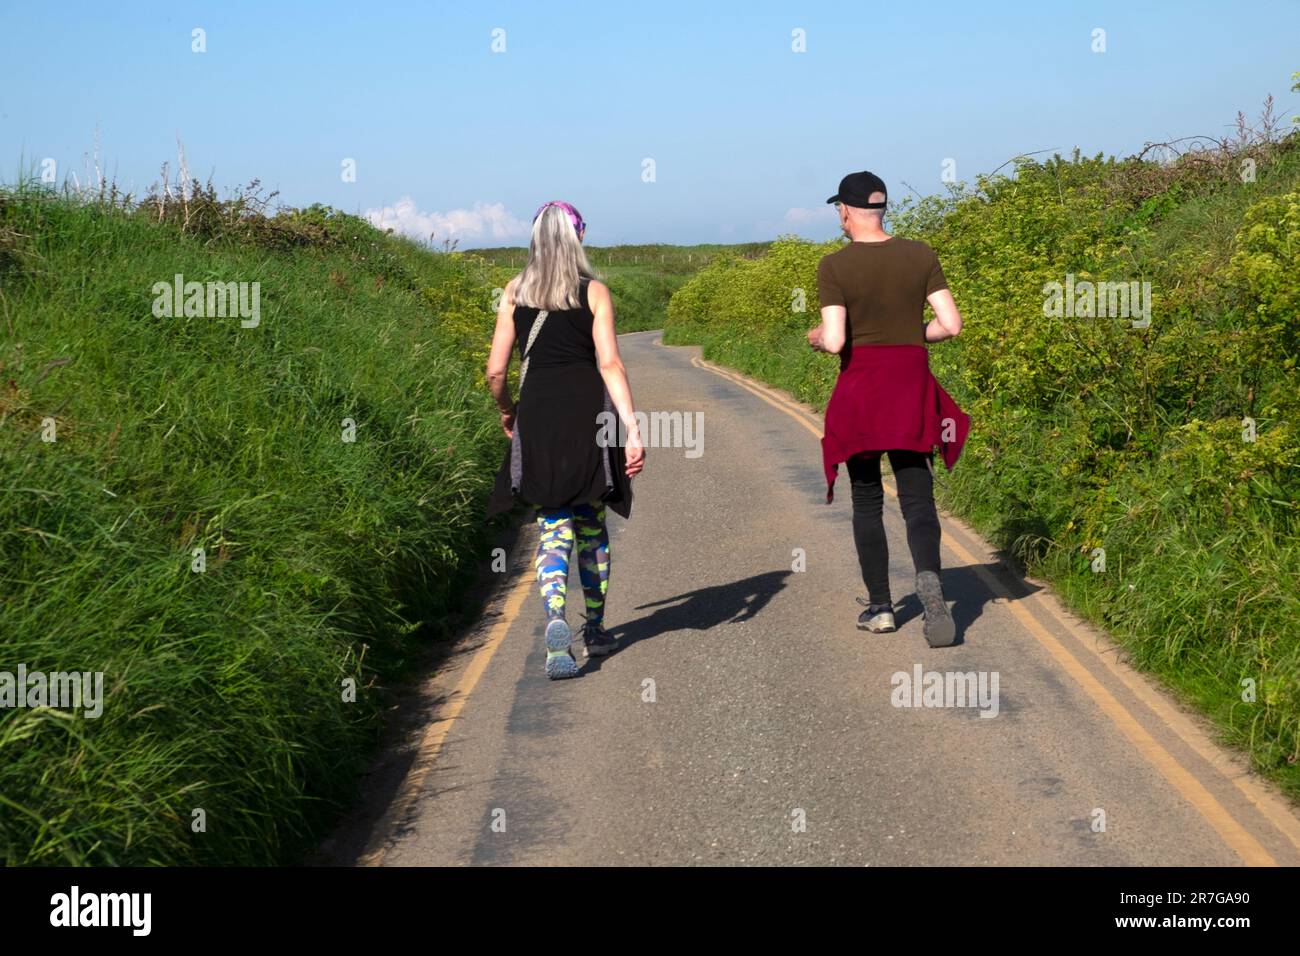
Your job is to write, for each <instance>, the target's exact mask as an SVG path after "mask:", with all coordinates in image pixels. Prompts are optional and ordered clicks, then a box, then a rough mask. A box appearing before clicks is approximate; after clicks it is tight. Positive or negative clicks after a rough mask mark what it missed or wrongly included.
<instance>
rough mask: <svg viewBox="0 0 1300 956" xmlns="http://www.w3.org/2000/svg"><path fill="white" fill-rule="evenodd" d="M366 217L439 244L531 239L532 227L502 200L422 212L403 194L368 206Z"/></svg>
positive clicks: (416, 237)
mask: <svg viewBox="0 0 1300 956" xmlns="http://www.w3.org/2000/svg"><path fill="white" fill-rule="evenodd" d="M365 218H366V219H368V220H369V221H370V222H371V223H372V224H373V225H375V226H377V227H378V228H380V229H392V230H393V231H394V232H397V233H400V234H402V235H404V236H410V237H411V238H412V239H418V240H420V241H421V242H429V241H430V235H432V241H433V243H434V244H435V245H441V244H442V242H443V240H444V239H458V240H460V244H461V245H462V246H464V245H466V244H470V243H473V242H478V241H482V240H491V241H495V242H501V241H506V240H511V239H523V238H527V237H528V234H529V232H530V226H529V224H528V223H526V222H524V220H522V219H516V218H515V217H514V216H512V215H510V213H508V212H507V211H506V207H505V205H504V204H502V203H499V202H494V203H483V202H476V203H475V204H474V208H473V209H451V210H448V211H447V212H437V211H436V210H433V211H430V212H421V211H420V210H419V209H418V208H417V207H416V205H415V200H413V199H411V197H410V196H403V197H402V198H401V199H399V200H398V201H397V202H396V203H394V204H393V205H391V206H384V207H383V208H382V209H367V210H366V213H365Z"/></svg>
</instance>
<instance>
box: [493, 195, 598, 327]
mask: <svg viewBox="0 0 1300 956" xmlns="http://www.w3.org/2000/svg"><path fill="white" fill-rule="evenodd" d="M599 278H600V276H599V275H597V274H596V271H595V270H594V269H592V267H591V263H589V262H588V261H587V253H586V252H584V251H583V248H582V243H581V242H579V241H578V231H577V229H575V228H574V226H573V220H571V219H570V218H569V214H568V213H567V212H566V211H565V210H564V209H563V208H562V207H560V206H547V207H546V208H545V209H543V210H542V214H541V215H540V216H538V217H537V219H536V220H535V221H534V222H533V234H532V238H530V239H529V240H528V264H527V265H526V266H524V271H523V272H521V273H519V282H518V284H517V285H516V286H515V293H514V297H515V301H516V302H518V303H519V304H520V305H526V306H531V307H533V308H535V309H576V308H578V306H579V305H581V304H582V303H581V300H580V298H579V283H580V281H581V280H582V279H599Z"/></svg>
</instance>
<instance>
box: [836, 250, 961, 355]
mask: <svg viewBox="0 0 1300 956" xmlns="http://www.w3.org/2000/svg"><path fill="white" fill-rule="evenodd" d="M946 288H948V282H947V280H946V279H944V277H943V269H941V268H940V267H939V257H938V256H936V255H935V254H934V250H933V249H931V248H930V247H929V246H927V245H926V244H925V243H924V242H917V241H916V240H914V239H901V238H899V237H898V236H890V237H889V238H888V239H885V240H882V241H880V242H850V243H849V244H848V245H846V246H845V247H844V248H843V249H840V250H839V251H838V252H832V253H831V254H830V255H828V256H823V257H822V261H821V262H820V263H819V264H818V266H817V298H818V299H819V300H820V302H821V305H822V307H823V308H825V307H826V306H828V305H842V306H844V307H845V309H846V310H847V311H848V320H847V323H846V329H845V336H846V338H847V339H848V341H850V342H852V343H853V344H854V345H924V344H925V322H924V320H923V312H924V309H925V300H926V297H927V296H929V295H930V294H931V293H933V292H937V291H939V290H940V289H946Z"/></svg>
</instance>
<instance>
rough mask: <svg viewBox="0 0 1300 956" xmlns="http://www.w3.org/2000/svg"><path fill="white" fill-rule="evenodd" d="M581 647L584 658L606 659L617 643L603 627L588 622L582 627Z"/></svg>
mask: <svg viewBox="0 0 1300 956" xmlns="http://www.w3.org/2000/svg"><path fill="white" fill-rule="evenodd" d="M582 647H583V654H584V655H585V656H586V657H608V656H609V655H610V654H612V653H614V649H615V648H617V647H618V641H617V640H616V639H615V638H614V636H613V635H612V634H610V633H609V631H607V630H605V628H604V626H603V625H600V624H594V623H592V622H591V621H588V622H587V623H586V624H584V625H582Z"/></svg>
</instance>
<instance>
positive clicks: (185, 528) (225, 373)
mask: <svg viewBox="0 0 1300 956" xmlns="http://www.w3.org/2000/svg"><path fill="white" fill-rule="evenodd" d="M155 198H156V197H155ZM160 218H161V221H159V220H160ZM176 273H182V274H183V275H184V276H185V278H186V279H187V280H200V281H206V280H220V281H246V282H254V281H256V282H260V283H261V309H262V315H261V324H260V326H259V327H257V328H241V326H240V323H239V320H238V319H236V318H155V317H154V315H153V314H152V312H151V306H152V302H153V295H152V292H151V287H152V286H153V284H154V283H156V282H159V281H162V282H169V281H171V278H172V276H173V275H175V274H176ZM493 278H494V277H493V276H492V275H491V274H490V270H489V269H488V267H487V266H486V265H485V264H484V263H482V262H481V261H480V260H477V259H474V258H472V257H463V256H457V255H437V254H431V253H429V252H427V251H425V250H422V249H419V248H417V247H415V246H413V245H411V244H409V243H406V242H403V241H400V240H397V239H394V238H392V237H389V236H383V235H380V234H379V233H378V232H376V231H375V230H373V229H372V228H371V227H370V226H368V225H367V224H366V223H364V222H362V221H360V220H358V219H356V218H354V217H351V216H345V215H341V214H338V213H335V212H332V211H330V210H327V209H321V208H313V209H310V210H305V211H299V212H291V211H290V212H283V213H280V214H278V215H271V214H270V213H269V212H265V211H259V210H258V208H256V206H255V204H248V203H243V202H234V203H230V202H225V203H223V202H218V201H216V200H215V197H213V196H212V195H211V194H210V193H208V194H206V195H205V194H203V193H202V191H198V192H195V193H194V194H193V195H192V197H191V198H190V200H189V201H188V202H184V203H182V202H177V201H173V202H172V203H171V204H167V205H163V204H162V203H160V202H146V203H144V204H141V205H139V206H136V205H134V204H123V203H121V202H117V201H114V200H113V198H112V197H108V198H105V197H103V196H99V197H95V198H93V199H90V200H83V199H77V198H74V197H69V196H65V195H58V194H55V193H52V192H49V191H42V190H40V189H37V188H33V187H31V186H20V187H18V188H10V189H5V190H3V191H0V336H3V339H2V344H0V593H3V598H2V599H0V670H5V671H9V672H13V671H14V670H15V669H16V667H17V665H18V664H20V663H21V664H25V665H26V666H27V667H28V668H29V669H31V670H42V671H47V672H48V671H56V670H76V671H102V672H103V673H104V675H105V696H106V701H105V706H104V712H103V715H102V717H100V718H99V719H85V718H84V717H81V716H69V715H67V714H66V713H63V712H59V711H54V710H5V711H0V860H2V861H3V862H5V863H8V864H45V863H65V862H72V863H85V864H142V863H144V864H152V863H157V864H193V863H202V864H266V863H282V862H287V861H292V860H294V859H296V858H298V856H299V855H300V854H301V852H302V851H303V850H304V849H305V848H307V847H309V846H310V845H312V843H313V841H314V840H315V839H317V838H318V837H319V836H320V834H321V833H322V830H323V828H325V827H326V826H327V825H328V824H329V822H330V821H331V820H333V819H334V818H335V816H336V815H337V813H338V811H339V809H340V807H342V806H344V805H345V804H346V803H347V802H348V801H349V799H350V798H352V796H353V795H354V792H355V781H356V774H357V772H358V771H359V770H360V769H361V768H362V766H363V763H364V761H365V759H366V758H367V756H368V754H369V753H370V751H371V750H372V749H373V746H374V744H375V743H376V741H377V739H378V734H379V731H380V728H381V723H382V722H381V715H382V712H383V708H384V705H385V699H386V691H387V688H388V687H389V685H390V684H391V682H392V681H393V680H394V679H396V678H397V677H399V676H400V675H401V674H402V673H403V671H404V670H405V668H406V667H407V666H408V664H409V663H411V661H412V660H413V659H414V658H415V656H416V655H418V654H420V652H421V649H422V648H424V647H425V646H426V645H427V643H428V642H429V641H430V640H431V639H436V638H438V637H439V636H441V635H443V634H445V633H447V632H448V629H449V626H450V623H451V621H452V620H453V617H452V616H453V615H454V614H455V612H456V610H457V608H458V606H459V601H460V595H461V593H462V590H463V586H464V584H465V582H466V580H467V574H469V573H471V571H472V568H473V565H474V564H475V563H476V561H477V560H479V559H480V558H481V556H482V554H481V552H482V551H483V549H484V540H485V539H484V534H485V532H484V529H483V523H482V520H481V515H482V506H483V503H484V500H485V495H486V492H487V489H488V487H489V485H490V482H491V478H492V474H493V472H494V470H495V466H496V465H497V464H498V462H499V460H500V459H499V455H500V449H501V441H502V439H501V437H500V433H499V430H498V427H497V422H496V416H495V415H494V414H493V413H492V410H491V403H490V400H489V399H488V397H487V393H486V390H485V389H483V388H482V387H481V375H482V372H481V368H480V367H479V362H480V356H479V355H478V354H476V352H475V350H476V349H478V348H480V346H481V341H483V340H486V337H487V336H488V335H489V334H490V328H491V322H492V312H491V303H492V300H491V289H492V287H493V285H494V284H495V283H494V281H493ZM48 418H53V419H54V420H55V422H56V426H57V432H56V434H57V441H55V442H53V443H49V442H45V441H42V436H41V432H42V422H43V421H44V420H46V419H48ZM344 419H352V420H354V421H355V423H356V430H355V441H354V442H351V443H349V442H345V441H344V440H343V438H344ZM196 548H203V549H204V550H205V552H206V570H205V571H204V572H203V573H196V572H194V571H193V570H192V564H193V562H194V560H195V559H194V551H195V549H196ZM347 681H355V683H356V686H357V691H356V700H355V702H345V699H344V698H345V690H346V685H345V682H347ZM196 811H202V814H199V813H197V812H196ZM201 818H205V820H206V832H196V821H197V820H199V819H201Z"/></svg>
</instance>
